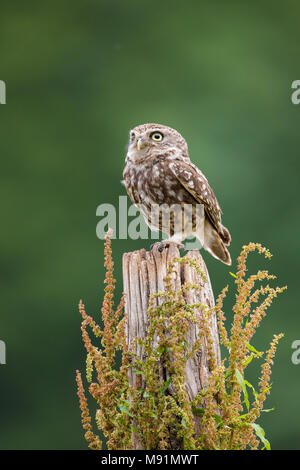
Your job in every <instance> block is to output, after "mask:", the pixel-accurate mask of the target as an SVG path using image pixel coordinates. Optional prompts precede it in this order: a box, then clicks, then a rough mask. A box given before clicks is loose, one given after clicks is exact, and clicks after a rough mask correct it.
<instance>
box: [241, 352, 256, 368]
mask: <svg viewBox="0 0 300 470" xmlns="http://www.w3.org/2000/svg"><path fill="white" fill-rule="evenodd" d="M254 357H255V356H254V354H251V356H249V357H248V359H246V361H244V362H243V363H242V366H243V367H245V366H247V365H248V364H250V362H251V361H252V359H253V358H254Z"/></svg>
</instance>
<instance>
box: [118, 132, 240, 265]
mask: <svg viewBox="0 0 300 470" xmlns="http://www.w3.org/2000/svg"><path fill="white" fill-rule="evenodd" d="M123 178H124V185H125V187H126V190H127V193H128V195H129V197H130V199H131V201H132V202H133V203H134V204H135V205H137V206H138V208H139V210H140V211H141V213H142V214H143V216H144V218H145V221H146V223H147V224H148V225H149V226H150V228H151V229H154V230H161V231H162V232H164V233H166V234H167V235H168V236H169V238H168V239H167V240H164V241H163V242H162V243H163V245H168V244H169V243H172V242H174V243H176V244H177V245H179V246H180V247H182V245H181V242H182V241H183V240H184V239H185V238H187V237H188V236H190V235H193V236H196V237H197V238H198V239H199V240H200V241H201V243H202V246H203V248H204V249H205V250H207V251H208V252H209V253H210V254H211V255H212V256H214V257H215V258H217V259H219V260H220V261H222V262H223V263H225V264H228V265H230V264H231V258H230V254H229V252H228V250H227V248H226V246H227V245H229V244H230V241H231V237H230V233H229V231H228V230H227V228H225V227H224V226H223V225H222V223H221V214H222V211H221V208H220V206H219V204H218V201H217V199H216V197H215V195H214V192H213V190H212V189H211V187H210V186H209V184H208V182H207V179H206V178H205V176H204V174H203V173H202V172H201V171H200V170H199V169H198V168H197V167H196V166H195V165H194V164H193V163H192V162H191V160H190V157H189V153H188V147H187V143H186V141H185V139H184V138H183V137H182V136H181V135H180V134H179V133H178V132H177V131H175V130H174V129H172V128H170V127H167V126H163V125H160V124H143V125H140V126H137V127H135V128H134V129H133V130H132V131H130V138H129V145H128V153H127V156H126V164H125V168H124V172H123ZM200 205H201V206H200ZM162 207H163V208H165V209H166V208H168V209H169V222H168V223H166V218H165V217H164V216H163V210H162V209H161V208H162ZM186 207H187V208H190V211H187V212H186V211H185V208H186ZM196 207H202V208H203V209H204V210H202V214H203V216H202V221H203V223H202V227H199V224H196V215H195V214H196ZM157 208H158V209H157ZM157 211H158V212H157ZM183 212H184V215H185V217H183V215H182V214H183ZM153 214H154V215H156V216H157V214H158V217H154V216H153ZM186 214H188V217H186ZM183 219H185V221H184V220H183ZM186 219H189V220H188V222H189V224H187V220H186ZM188 227H190V229H188ZM200 229H201V230H202V231H201V230H200ZM200 233H201V236H200ZM161 245H162V244H161Z"/></svg>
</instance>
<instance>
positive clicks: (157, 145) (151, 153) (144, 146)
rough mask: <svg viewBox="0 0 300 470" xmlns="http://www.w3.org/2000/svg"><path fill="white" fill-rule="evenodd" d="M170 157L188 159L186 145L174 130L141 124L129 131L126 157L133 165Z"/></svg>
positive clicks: (160, 125)
mask: <svg viewBox="0 0 300 470" xmlns="http://www.w3.org/2000/svg"><path fill="white" fill-rule="evenodd" d="M171 155H178V157H182V158H189V157H188V147H187V143H186V141H185V139H184V138H183V137H182V135H180V134H179V132H177V131H175V129H172V128H171V127H168V126H163V125H162V124H142V125H140V126H136V127H135V128H134V129H132V130H131V131H130V133H129V144H128V156H129V158H130V159H131V160H132V161H134V163H138V162H139V161H144V160H148V159H151V158H156V157H158V156H171Z"/></svg>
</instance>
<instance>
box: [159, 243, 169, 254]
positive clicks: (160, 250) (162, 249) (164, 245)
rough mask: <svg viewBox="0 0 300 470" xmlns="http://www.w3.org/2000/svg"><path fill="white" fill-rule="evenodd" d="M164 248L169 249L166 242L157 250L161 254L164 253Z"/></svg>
mask: <svg viewBox="0 0 300 470" xmlns="http://www.w3.org/2000/svg"><path fill="white" fill-rule="evenodd" d="M164 248H167V245H166V244H165V243H164V242H161V243H160V244H159V246H158V248H157V249H158V251H159V252H160V253H162V252H163V251H164Z"/></svg>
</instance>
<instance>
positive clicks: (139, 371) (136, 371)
mask: <svg viewBox="0 0 300 470" xmlns="http://www.w3.org/2000/svg"><path fill="white" fill-rule="evenodd" d="M133 372H134V373H135V374H136V375H143V372H142V371H141V370H137V369H134V370H133Z"/></svg>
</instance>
